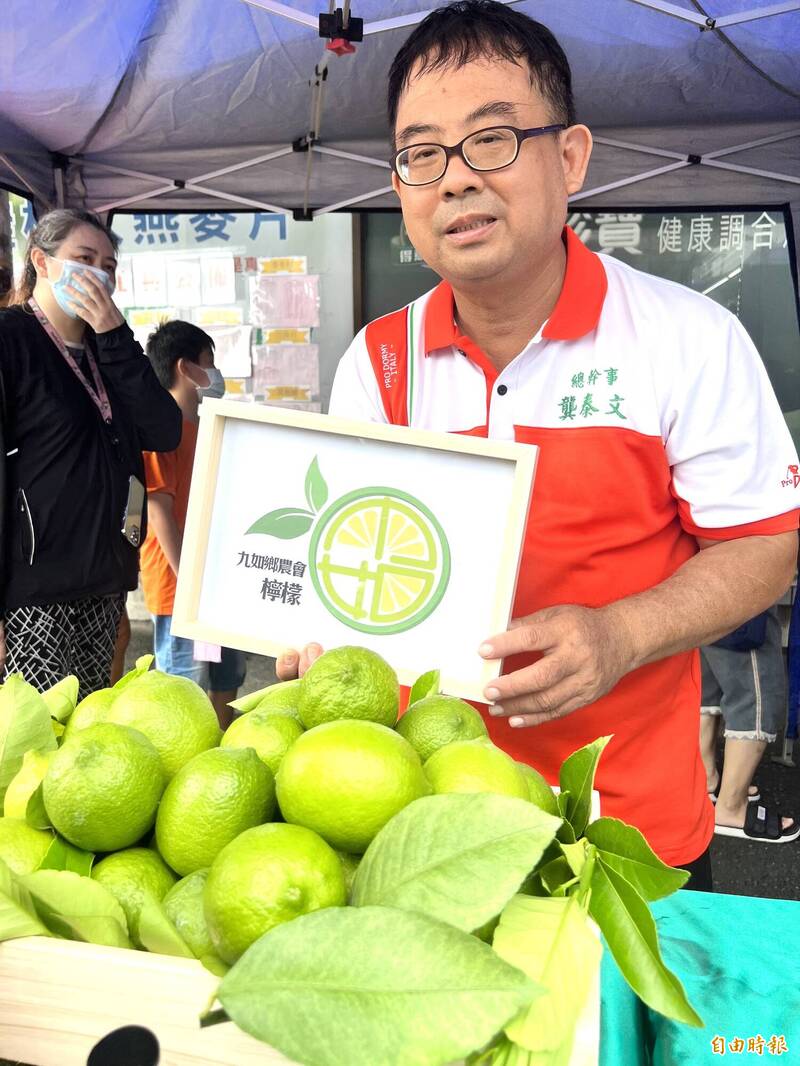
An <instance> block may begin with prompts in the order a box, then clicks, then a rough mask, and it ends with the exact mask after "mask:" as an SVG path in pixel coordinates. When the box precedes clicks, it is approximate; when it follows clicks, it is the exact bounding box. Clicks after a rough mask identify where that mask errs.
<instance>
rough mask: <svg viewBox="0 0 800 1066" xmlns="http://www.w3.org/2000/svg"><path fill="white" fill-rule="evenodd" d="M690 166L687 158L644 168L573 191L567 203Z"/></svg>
mask: <svg viewBox="0 0 800 1066" xmlns="http://www.w3.org/2000/svg"><path fill="white" fill-rule="evenodd" d="M688 166H691V164H690V163H689V162H688V160H687V159H685V158H684V159H683V161H682V162H679V163H669V164H668V165H667V166H665V167H656V169H655V170H645V171H643V173H641V174H634V175H633V176H632V177H630V178H621V179H620V180H619V181H611V182H609V183H608V185H598V186H596V187H595V188H594V189H585V190H584V191H583V192H576V193H573V195H572V196H570V198H569V203H571V204H574V203H577V202H578V200H585V199H587V197H589V196H600V195H602V193H605V192H611V191H612V190H613V189H624V188H625V186H627V185H636V184H637V182H640V181H647V180H648V178H657V177H658V176H659V174H669V172H670V171H671V170H681V169H682V168H683V167H688Z"/></svg>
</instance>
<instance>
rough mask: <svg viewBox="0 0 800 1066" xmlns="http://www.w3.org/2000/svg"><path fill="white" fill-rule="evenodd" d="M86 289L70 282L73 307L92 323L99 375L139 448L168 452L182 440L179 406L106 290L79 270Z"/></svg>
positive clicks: (93, 278)
mask: <svg viewBox="0 0 800 1066" xmlns="http://www.w3.org/2000/svg"><path fill="white" fill-rule="evenodd" d="M81 285H82V286H84V287H85V288H86V290H87V291H86V292H85V293H79V292H78V291H77V290H76V289H75V288H74V287H73V286H68V287H67V291H68V292H69V293H70V296H71V298H72V301H73V303H74V305H75V310H76V311H77V312H78V313H79V314H80V317H81V318H82V319H83V320H84V321H85V322H88V324H89V325H90V326H91V327H92V329H93V330H94V332H95V336H96V338H97V358H98V361H99V363H100V368H101V371H102V374H103V377H105V378H107V380H108V381H109V382H110V383H111V385H112V386H113V389H114V395H115V398H116V399H117V400H118V402H119V403H121V404H123V406H124V407H125V410H126V413H127V415H128V418H129V419H130V421H131V422H132V423H133V424H134V425H135V426H136V430H137V433H138V436H139V444H140V446H141V448H142V451H152V452H171V451H172V450H173V449H174V448H177V447H178V445H179V444H180V440H181V426H182V422H183V419H182V416H181V412H180V408H179V407H178V405H177V403H176V402H175V400H174V399H173V398H172V396H170V394H169V393H168V392H167V390H166V389H164V388H162V386H161V384H160V383H159V380H158V378H157V377H156V375H155V371H154V370H153V368H152V366H151V365H150V360H149V359H148V358H147V356H146V355H145V354H144V352H143V351H142V348H141V345H140V344H139V343H138V341H137V340H136V338H135V337H134V336H133V333H132V332H131V329H130V327H129V326H128V324H127V323H126V321H125V319H124V317H123V315H122V312H121V311H120V310H119V308H118V307H117V306H116V304H115V303H114V302H113V300H112V299H111V296H110V295H109V293H108V290H107V289H106V288H105V286H104V285H102V284H101V283H100V281H99V280H98V279H97V278H96V277H95V276H94V275H93V274H91V273H90V272H89V271H85V272H84V273H83V274H81Z"/></svg>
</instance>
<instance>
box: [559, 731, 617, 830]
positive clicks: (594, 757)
mask: <svg viewBox="0 0 800 1066" xmlns="http://www.w3.org/2000/svg"><path fill="white" fill-rule="evenodd" d="M609 740H611V737H610V736H609V737H598V739H597V740H595V741H594V742H593V743H592V744H587V745H586V746H585V747H583V748H579V749H578V751H576V752H573V754H572V755H570V756H569V758H568V759H565V760H564V762H563V764H562V766H561V771H560V773H559V775H558V783H559V785H560V786H561V791H562V793H567V792H568V793H569V796H568V797H567V799H566V808H565V810H564V816H565V818H566V820H567V821H568V822H569V823H570V825H571V826H572V829H573V831H574V833H575V838H576V840H577V839H579V838H580V837H582V836H583V834H584V833H585V832H586V826H587V825H588V824H589V815H590V814H591V811H592V789H593V787H594V775H595V771H596V770H597V764H598V762H599V761H600V756H601V755H602V754H603V749H604V748H605V746H606V744H608V742H609ZM562 839H563V838H562ZM565 843H573V841H565Z"/></svg>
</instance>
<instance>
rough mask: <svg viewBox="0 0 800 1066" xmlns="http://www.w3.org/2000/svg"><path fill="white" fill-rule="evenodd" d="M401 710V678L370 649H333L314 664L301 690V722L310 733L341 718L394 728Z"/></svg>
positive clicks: (347, 647) (304, 678)
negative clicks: (315, 728) (319, 726)
mask: <svg viewBox="0 0 800 1066" xmlns="http://www.w3.org/2000/svg"><path fill="white" fill-rule="evenodd" d="M399 706H400V688H399V685H398V682H397V674H395V672H394V670H393V669H392V668H391V666H389V664H388V663H387V662H386V661H385V660H384V659H382V658H381V657H380V655H377V654H376V653H375V652H374V651H369V649H367V648H353V647H349V646H348V645H345V646H344V647H341V648H333V649H332V650H331V651H326V652H325V653H324V654H323V655H320V657H319V658H318V659H317V660H316V661H315V662H313V663H312V664H311V666H310V667H309V668H308V670H307V671H306V673H305V676H304V677H303V683H302V686H301V688H300V702H299V705H298V709H299V711H300V721H301V722H302V723H303V725H304V726H305V727H306V729H313V727H314V726H317V725H322V724H323V723H324V722H333V721H336V720H338V719H340V718H359V719H363V720H364V721H368V722H377V723H378V724H379V725H385V726H393V725H394V724H395V722H396V721H397V712H398V709H399Z"/></svg>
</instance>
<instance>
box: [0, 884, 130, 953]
mask: <svg viewBox="0 0 800 1066" xmlns="http://www.w3.org/2000/svg"><path fill="white" fill-rule="evenodd" d="M18 881H19V884H20V885H21V886H22V887H23V888H24V889H26V890H27V891H28V892H29V893H30V897H31V899H32V900H33V906H34V908H35V912H36V916H37V917H38V918H39V920H40V921H41V922H42V923H43V924H44V925H45V926H46V927H47V928H48V929H49V930H50V932H51V933H55V934H56V936H62V937H66V938H67V939H68V940H85V941H86V942H87V943H89V944H105V945H107V946H109V947H113V948H130V947H132V946H133V945H132V944H131V942H130V940H129V939H128V924H127V922H126V920H125V912H124V911H123V909H122V907H121V906H120V905H119V903H118V902H117V900H116V899H115V898H114V896H112V895H111V893H110V892H109V891H108V889H107V888H104V887H103V886H102V885H101V884H99V883H98V882H97V881H92V879H91V878H89V877H81V876H80V875H79V874H76V873H72V872H71V871H68V870H37V871H36V872H35V873H32V874H28V875H27V876H26V877H21V878H19V879H18Z"/></svg>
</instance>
